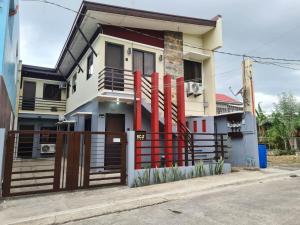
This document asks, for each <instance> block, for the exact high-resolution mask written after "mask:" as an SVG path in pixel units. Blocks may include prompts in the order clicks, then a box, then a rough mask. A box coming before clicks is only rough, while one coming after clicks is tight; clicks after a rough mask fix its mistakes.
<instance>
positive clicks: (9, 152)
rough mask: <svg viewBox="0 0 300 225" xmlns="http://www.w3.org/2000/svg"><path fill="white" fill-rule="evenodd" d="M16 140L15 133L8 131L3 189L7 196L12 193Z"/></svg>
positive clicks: (3, 193)
mask: <svg viewBox="0 0 300 225" xmlns="http://www.w3.org/2000/svg"><path fill="white" fill-rule="evenodd" d="M14 141H15V133H14V132H8V135H7V139H6V146H5V157H4V159H5V160H4V161H5V166H4V179H3V191H2V196H3V197H7V196H9V195H10V186H11V176H12V164H13V154H14Z"/></svg>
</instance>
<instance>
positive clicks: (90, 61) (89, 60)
mask: <svg viewBox="0 0 300 225" xmlns="http://www.w3.org/2000/svg"><path fill="white" fill-rule="evenodd" d="M93 73H94V66H93V53H91V54H90V55H89V56H88V58H87V75H86V79H87V80H88V79H90V77H91V76H92V75H93Z"/></svg>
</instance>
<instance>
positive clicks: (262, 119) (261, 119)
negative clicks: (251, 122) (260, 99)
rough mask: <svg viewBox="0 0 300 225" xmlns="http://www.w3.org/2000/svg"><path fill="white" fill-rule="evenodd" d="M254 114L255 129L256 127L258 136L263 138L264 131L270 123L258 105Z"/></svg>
mask: <svg viewBox="0 0 300 225" xmlns="http://www.w3.org/2000/svg"><path fill="white" fill-rule="evenodd" d="M255 112H256V121H257V127H258V134H259V136H260V137H265V135H266V130H267V128H268V127H269V125H270V121H269V118H268V116H267V115H265V113H264V112H263V110H262V108H261V106H260V103H258V106H257V109H256V110H255Z"/></svg>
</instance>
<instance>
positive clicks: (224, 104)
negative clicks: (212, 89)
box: [216, 94, 243, 114]
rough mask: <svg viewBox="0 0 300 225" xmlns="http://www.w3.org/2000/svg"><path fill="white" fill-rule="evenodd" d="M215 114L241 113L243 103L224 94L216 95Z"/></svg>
mask: <svg viewBox="0 0 300 225" xmlns="http://www.w3.org/2000/svg"><path fill="white" fill-rule="evenodd" d="M216 100H217V114H223V113H231V112H241V111H243V103H242V102H240V101H238V100H236V99H233V98H231V97H229V96H227V95H224V94H216Z"/></svg>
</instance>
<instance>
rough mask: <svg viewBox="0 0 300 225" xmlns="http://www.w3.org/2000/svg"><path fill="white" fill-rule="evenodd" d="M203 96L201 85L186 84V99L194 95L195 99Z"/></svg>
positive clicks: (194, 83)
mask: <svg viewBox="0 0 300 225" xmlns="http://www.w3.org/2000/svg"><path fill="white" fill-rule="evenodd" d="M202 94H203V88H202V84H200V83H197V82H188V83H187V95H188V97H189V96H191V95H194V96H195V97H197V96H199V95H202Z"/></svg>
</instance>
